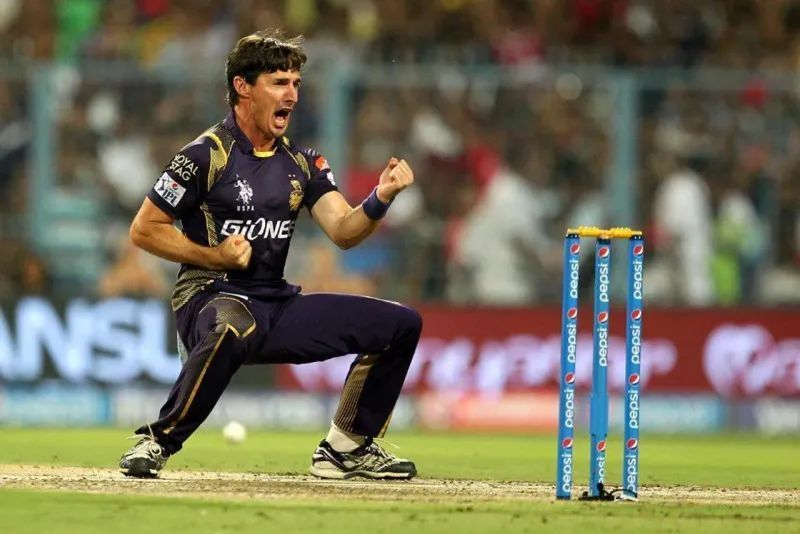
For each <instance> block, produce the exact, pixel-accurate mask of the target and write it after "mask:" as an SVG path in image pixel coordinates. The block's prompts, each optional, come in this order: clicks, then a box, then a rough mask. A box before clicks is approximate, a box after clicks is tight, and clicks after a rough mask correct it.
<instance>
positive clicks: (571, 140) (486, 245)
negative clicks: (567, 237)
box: [0, 0, 800, 306]
mask: <svg viewBox="0 0 800 534" xmlns="http://www.w3.org/2000/svg"><path fill="white" fill-rule="evenodd" d="M266 27H280V28H284V29H285V31H286V32H287V33H288V34H290V35H291V34H295V33H302V34H304V35H305V36H306V39H307V50H308V53H309V56H310V61H309V64H308V65H307V69H306V70H307V74H306V79H307V81H308V83H307V84H305V85H304V89H303V96H302V99H301V106H300V109H299V111H298V112H297V113H296V114H295V115H294V116H293V118H292V121H293V122H292V126H291V131H290V137H292V139H293V140H295V141H297V142H299V143H301V144H303V143H307V144H310V145H312V146H315V147H319V148H324V147H320V146H319V145H320V143H322V142H323V141H324V131H325V127H324V126H325V124H326V121H328V120H332V119H331V118H330V117H327V116H325V114H324V113H323V111H322V110H324V109H325V106H324V102H325V98H326V94H327V93H326V91H327V88H326V85H325V84H326V80H327V76H326V74H327V73H329V72H330V71H329V70H326V69H330V68H331V67H332V66H334V67H333V68H341V69H344V68H345V67H354V66H360V65H363V66H366V70H368V69H369V66H371V65H374V66H377V65H381V66H385V65H388V66H391V67H392V68H395V67H398V66H405V65H415V66H421V67H422V68H423V70H420V71H419V72H420V74H419V76H421V77H423V78H422V79H420V80H416V83H414V84H397V85H396V86H393V85H392V84H375V83H370V82H368V81H356V82H354V83H353V84H352V86H351V87H350V89H349V93H348V96H349V100H348V101H347V104H348V107H349V113H348V115H347V117H346V118H345V122H344V123H343V124H337V126H340V127H342V129H343V131H342V135H344V134H347V136H348V137H347V139H348V140H347V143H346V146H347V154H345V155H342V156H343V157H341V158H340V160H341V161H343V162H346V166H345V168H341V169H335V170H336V172H337V181H338V182H339V184H340V186H341V188H342V190H343V192H344V193H345V195H346V196H347V197H348V199H349V200H350V201H351V202H352V203H356V202H359V201H360V199H362V198H363V197H364V196H366V195H367V194H368V193H369V191H370V190H371V188H372V187H373V185H374V183H375V180H376V177H377V175H378V174H379V172H380V170H381V169H382V168H383V166H384V165H385V162H386V159H387V158H388V157H389V156H390V155H393V154H399V155H403V156H404V157H407V159H409V160H411V161H412V162H413V165H414V168H415V171H416V175H417V187H415V188H413V189H410V190H408V191H406V192H405V193H404V194H403V195H401V197H399V198H398V201H397V202H396V203H395V204H394V205H393V207H392V209H391V210H390V216H389V217H388V219H387V221H386V224H385V225H384V227H383V228H382V230H381V231H380V232H379V233H378V234H376V235H374V236H373V237H372V238H371V239H370V240H368V241H367V242H365V243H364V244H363V245H362V246H360V247H357V248H356V249H353V250H351V251H348V252H346V253H339V252H338V251H334V250H333V249H332V248H331V247H330V246H328V245H326V244H325V243H324V239H323V238H322V237H321V236H320V235H319V234H318V233H317V232H316V231H315V230H314V228H313V224H310V223H309V221H308V218H306V220H305V224H301V225H299V226H298V232H297V236H296V242H295V244H294V245H293V252H292V254H291V256H290V263H289V265H288V267H287V276H288V278H289V279H290V280H292V281H296V282H300V283H301V284H302V285H303V286H304V288H305V289H306V290H338V291H353V292H359V293H367V294H374V295H379V296H386V297H391V298H397V299H409V300H418V301H448V302H455V303H464V304H466V303H477V304H488V305H511V306H515V305H531V304H537V303H542V302H555V301H557V300H558V298H559V295H560V278H561V249H560V247H561V244H562V243H561V236H562V235H563V230H564V229H565V228H566V227H567V226H576V225H581V224H588V225H617V224H618V222H617V221H618V219H616V217H615V216H616V214H615V212H614V209H615V207H617V206H618V201H619V199H614V198H611V197H610V195H609V193H608V191H609V187H608V184H609V181H610V180H614V179H615V177H614V176H613V175H612V174H611V173H610V172H609V169H610V168H611V164H612V160H613V158H614V150H615V145H614V143H615V142H618V139H617V137H615V132H613V131H612V125H613V124H615V122H614V115H615V113H617V112H618V111H619V108H618V103H615V102H614V99H615V92H614V88H613V87H612V86H610V85H609V84H604V83H601V82H598V81H597V80H596V79H595V80H594V81H593V80H590V79H589V78H585V79H584V78H582V77H581V76H580V69H579V68H572V67H574V66H581V67H585V66H587V65H595V66H598V67H600V68H607V69H612V68H627V69H630V70H629V72H635V73H640V74H638V76H640V77H641V76H646V74H645V72H646V71H645V70H642V69H661V71H660V72H666V71H664V69H670V68H679V69H682V70H681V73H682V74H681V75H679V76H674V77H670V76H668V75H665V76H664V77H663V79H661V80H660V81H659V82H658V83H647V84H643V85H642V86H641V88H640V90H638V91H637V92H636V96H635V98H636V103H635V106H634V107H635V109H636V110H637V114H638V115H637V116H636V118H635V119H636V125H637V133H636V141H637V145H636V146H638V152H637V153H636V154H633V155H632V156H631V158H630V159H631V161H634V162H636V163H635V165H636V166H635V169H634V171H635V173H634V181H635V184H636V188H635V189H636V190H635V191H631V192H630V199H631V201H632V202H633V203H634V208H633V213H634V216H635V220H636V221H637V222H638V223H639V224H640V225H641V226H642V227H643V229H644V230H645V232H646V235H647V239H648V258H647V268H646V272H647V280H646V286H647V288H648V301H649V302H652V303H663V304H670V305H687V304H688V305H699V306H710V305H735V304H739V303H756V304H775V303H795V304H796V303H798V302H800V177H798V171H800V168H798V166H800V126H799V125H800V104H799V103H798V96H799V95H798V93H797V91H795V90H793V89H792V88H788V89H787V88H786V87H776V86H773V85H772V84H771V82H770V80H771V78H769V77H768V76H766V75H765V74H766V73H773V72H778V73H782V74H783V75H784V76H786V77H787V78H788V77H791V76H793V75H796V74H797V73H798V68H800V32H798V30H800V1H794V0H770V1H758V0H716V1H712V0H708V1H700V0H693V1H690V0H671V1H670V2H661V1H658V0H535V1H534V0H505V1H503V0H438V1H437V0H434V1H422V0H409V1H397V0H356V1H350V0H285V1H277V0H276V1H258V0H240V1H233V0H230V1H224V0H215V1H211V0H208V1H203V0H136V1H134V0H128V1H116V0H25V1H23V0H0V43H2V45H1V46H0V54H2V55H3V57H0V60H2V61H3V62H4V63H3V64H2V65H4V66H3V68H0V192H2V193H3V198H4V203H3V207H2V209H0V245H2V246H3V250H5V251H10V252H9V253H7V254H4V255H2V256H0V272H3V273H5V275H4V276H3V277H2V278H0V300H2V299H3V298H13V297H14V296H19V295H20V294H31V293H42V294H53V292H58V293H63V294H65V295H67V296H68V295H69V293H70V292H74V293H81V294H86V293H87V292H90V293H92V294H94V295H96V296H112V295H132V296H156V297H163V296H164V295H165V294H166V293H168V292H169V288H170V285H171V281H172V278H173V277H174V274H175V269H174V267H173V266H171V265H169V264H167V263H166V262H161V261H158V260H154V259H153V258H151V257H148V256H147V255H146V254H143V253H141V252H140V251H137V250H136V249H134V248H132V247H130V245H129V244H128V242H127V237H126V229H127V224H128V222H129V221H130V218H131V217H132V215H133V213H135V210H136V209H137V208H138V206H139V205H140V203H141V200H142V198H143V196H144V195H145V193H146V191H147V190H148V189H149V187H150V186H151V185H152V183H153V181H154V180H155V178H156V177H157V176H158V175H159V173H160V168H161V167H162V166H163V165H165V164H166V163H167V162H168V161H169V159H170V158H171V156H172V155H173V154H174V153H175V152H176V151H177V150H178V149H179V148H180V147H181V146H182V145H184V144H185V143H187V142H188V141H190V140H191V139H192V138H194V137H195V136H196V135H198V134H199V133H200V132H202V131H203V130H204V129H205V128H206V127H208V126H209V125H210V124H212V123H214V122H216V121H217V120H219V119H220V118H221V117H222V116H223V115H224V113H225V111H226V108H225V105H224V100H223V98H224V83H223V78H222V74H223V66H224V58H225V56H226V54H227V52H228V51H229V50H230V48H231V47H232V45H233V43H234V42H235V40H236V39H237V38H238V37H239V36H241V35H244V34H247V33H250V32H252V31H255V30H257V29H262V28H266ZM44 62H49V63H50V64H52V65H55V67H54V69H53V70H52V78H51V79H50V80H49V81H50V83H49V84H47V86H46V87H45V88H44V89H42V88H39V90H37V83H38V82H37V81H36V80H38V79H37V78H36V77H35V76H36V71H35V70H34V67H35V66H36V65H37V64H39V63H44ZM486 66H491V67H494V68H501V69H506V70H507V71H509V72H511V71H524V72H527V73H529V74H530V73H532V74H531V75H529V76H527V77H526V78H525V79H524V81H523V82H518V81H517V82H514V83H510V82H507V81H504V80H499V79H497V80H494V81H492V82H491V83H486V77H483V78H480V80H481V81H480V83H479V82H478V81H476V80H477V79H475V78H472V77H471V75H470V74H468V73H469V72H480V68H481V67H486ZM710 68H724V69H736V70H737V71H738V72H743V73H745V74H746V76H745V78H744V79H745V81H744V82H739V81H737V82H736V83H732V84H731V85H730V86H728V87H726V88H723V89H716V90H710V89H703V88H699V87H698V86H696V85H694V84H693V83H692V76H691V75H687V74H686V73H687V72H701V71H702V69H710ZM431 72H436V73H438V75H437V76H430V73H431ZM492 72H495V71H492ZM647 72H649V71H647ZM576 73H577V74H576ZM315 74H316V75H315ZM640 79H643V78H640ZM36 95H39V96H38V97H39V98H42V96H41V95H44V98H48V99H49V101H50V113H51V114H52V116H51V119H50V120H51V124H52V128H53V130H54V147H55V154H56V155H55V156H54V162H53V165H54V180H55V184H54V187H56V188H57V189H58V190H59V191H62V192H72V194H74V195H77V196H81V197H84V198H86V197H90V198H94V199H96V201H97V204H98V205H99V206H100V207H101V209H100V210H99V212H98V213H99V214H95V215H92V216H91V217H94V218H95V219H91V220H87V221H86V222H87V224H88V225H89V226H91V227H93V228H96V227H102V228H103V231H102V232H100V233H99V234H97V235H96V237H95V239H97V240H98V241H97V247H98V248H99V249H100V250H101V251H102V254H101V257H100V261H99V264H98V266H97V272H96V273H93V274H92V275H91V276H89V277H87V278H88V279H89V282H88V283H89V287H87V286H86V285H81V284H77V283H74V280H73V278H74V277H75V273H74V272H71V271H69V270H65V269H66V261H65V260H64V258H63V257H62V256H60V255H59V253H56V252H53V250H50V249H48V248H47V247H46V246H43V245H41V244H36V243H35V242H34V240H32V239H31V238H30V236H29V235H27V234H26V232H25V229H26V228H27V227H28V226H27V225H26V224H25V221H26V218H27V214H28V213H30V212H31V209H32V208H31V207H32V206H33V205H34V204H35V203H41V202H43V199H40V198H31V196H32V194H31V188H30V187H29V184H30V179H29V173H31V172H33V171H32V166H31V165H29V162H30V160H29V159H28V156H29V155H30V154H31V151H32V150H33V147H34V145H35V143H36V141H37V140H36V139H34V138H33V137H32V131H33V126H34V125H33V121H34V118H33V116H32V115H33V114H34V111H32V110H33V109H35V108H36V106H34V105H33V103H32V99H34V98H35V97H36ZM331 159H333V158H331ZM615 200H617V202H615ZM86 217H87V218H89V217H90V216H89V215H86ZM93 235H94V234H93ZM84 259H85V258H84ZM81 272H83V273H84V274H85V272H86V271H85V270H84V271H81ZM65 273H66V274H65ZM71 277H72V278H71Z"/></svg>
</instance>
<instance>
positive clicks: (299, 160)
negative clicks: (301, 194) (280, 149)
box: [287, 150, 311, 180]
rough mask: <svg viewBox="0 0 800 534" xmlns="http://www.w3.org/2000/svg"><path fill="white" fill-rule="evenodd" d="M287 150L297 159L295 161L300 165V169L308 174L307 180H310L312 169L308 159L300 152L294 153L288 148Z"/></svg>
mask: <svg viewBox="0 0 800 534" xmlns="http://www.w3.org/2000/svg"><path fill="white" fill-rule="evenodd" d="M287 152H288V153H289V155H290V156H292V159H293V160H294V161H295V163H297V166H298V167H300V170H302V171H303V174H305V175H306V180H310V179H311V171H309V170H308V162H307V161H306V158H304V157H303V155H302V154H300V153H299V152H298V153H294V152H292V151H291V150H287Z"/></svg>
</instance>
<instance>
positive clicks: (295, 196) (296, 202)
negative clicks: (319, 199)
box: [289, 180, 303, 211]
mask: <svg viewBox="0 0 800 534" xmlns="http://www.w3.org/2000/svg"><path fill="white" fill-rule="evenodd" d="M289 183H290V184H291V186H292V192H291V193H289V211H297V210H299V209H300V205H301V204H302V203H303V187H302V186H301V185H300V182H299V181H298V180H291V181H290V182H289Z"/></svg>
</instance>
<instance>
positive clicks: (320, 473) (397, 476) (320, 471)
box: [309, 465, 417, 480]
mask: <svg viewBox="0 0 800 534" xmlns="http://www.w3.org/2000/svg"><path fill="white" fill-rule="evenodd" d="M309 471H310V472H311V474H312V475H314V476H315V477H318V478H327V479H331V480H348V479H351V478H355V477H361V478H369V479H372V480H410V479H412V478H414V477H415V476H416V474H417V472H416V471H413V472H410V473H393V472H391V471H386V472H383V473H375V472H373V471H358V470H356V471H340V470H338V469H324V468H321V467H316V466H314V465H312V466H311V468H310V469H309Z"/></svg>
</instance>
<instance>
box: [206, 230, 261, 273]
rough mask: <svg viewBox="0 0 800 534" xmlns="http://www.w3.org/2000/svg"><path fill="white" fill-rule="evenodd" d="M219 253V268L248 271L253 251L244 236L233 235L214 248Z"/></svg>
mask: <svg viewBox="0 0 800 534" xmlns="http://www.w3.org/2000/svg"><path fill="white" fill-rule="evenodd" d="M214 250H215V252H216V253H217V262H216V263H217V264H218V268H219V269H222V270H227V269H247V266H248V265H249V264H250V256H251V255H252V254H253V249H252V247H251V246H250V242H249V241H248V240H247V239H245V237H244V236H243V235H239V234H231V235H229V236H228V237H226V238H225V241H223V242H222V243H220V244H219V245H217V246H216V247H214Z"/></svg>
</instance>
